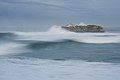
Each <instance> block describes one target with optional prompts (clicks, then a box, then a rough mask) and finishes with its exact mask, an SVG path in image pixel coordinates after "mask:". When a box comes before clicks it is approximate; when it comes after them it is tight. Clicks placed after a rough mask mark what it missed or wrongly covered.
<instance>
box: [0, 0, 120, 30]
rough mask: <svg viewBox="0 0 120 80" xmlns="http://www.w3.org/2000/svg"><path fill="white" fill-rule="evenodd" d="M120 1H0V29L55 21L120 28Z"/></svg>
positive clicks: (37, 26)
mask: <svg viewBox="0 0 120 80" xmlns="http://www.w3.org/2000/svg"><path fill="white" fill-rule="evenodd" d="M119 8H120V0H0V30H1V31H2V30H37V31H38V30H44V29H47V28H48V27H51V26H52V25H54V24H58V25H62V24H67V23H71V22H73V23H80V22H84V23H87V24H100V25H104V26H106V27H115V28H116V27H120V9H119Z"/></svg>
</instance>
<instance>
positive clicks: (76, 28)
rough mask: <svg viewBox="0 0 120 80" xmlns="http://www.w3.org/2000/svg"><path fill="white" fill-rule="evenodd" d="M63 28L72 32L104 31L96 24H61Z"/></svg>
mask: <svg viewBox="0 0 120 80" xmlns="http://www.w3.org/2000/svg"><path fill="white" fill-rule="evenodd" d="M62 28H63V29H65V30H68V31H72V32H105V30H104V28H103V27H102V26H98V25H72V24H70V25H66V26H62Z"/></svg>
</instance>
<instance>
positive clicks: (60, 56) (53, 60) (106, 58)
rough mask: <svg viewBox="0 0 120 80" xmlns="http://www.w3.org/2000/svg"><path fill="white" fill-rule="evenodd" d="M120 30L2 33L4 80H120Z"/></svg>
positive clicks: (0, 52)
mask: <svg viewBox="0 0 120 80" xmlns="http://www.w3.org/2000/svg"><path fill="white" fill-rule="evenodd" d="M119 75H120V33H119V32H114V33H113V32H105V33H74V32H68V31H65V30H63V29H61V28H60V27H59V26H53V27H52V28H50V29H49V30H48V31H45V32H17V31H11V32H10V31H9V32H8V31H7V32H0V80H120V76H119Z"/></svg>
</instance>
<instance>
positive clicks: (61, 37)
mask: <svg viewBox="0 0 120 80" xmlns="http://www.w3.org/2000/svg"><path fill="white" fill-rule="evenodd" d="M6 35H7V36H11V35H17V38H15V40H21V41H44V42H63V41H66V40H68V41H69V40H71V41H75V42H80V43H96V44H104V43H120V33H110V32H105V33H75V32H70V31H66V30H64V29H62V28H61V27H60V26H53V27H51V28H50V29H49V30H48V31H45V32H8V33H5V32H4V33H0V36H6Z"/></svg>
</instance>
